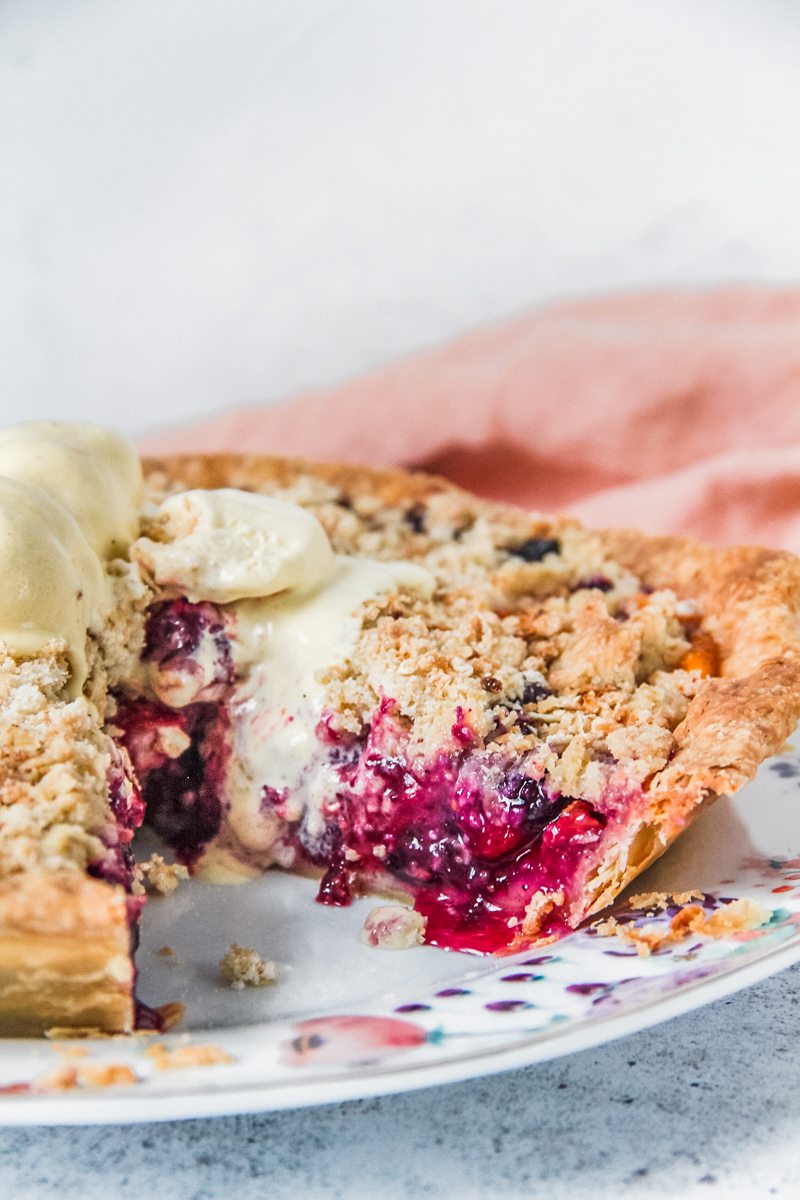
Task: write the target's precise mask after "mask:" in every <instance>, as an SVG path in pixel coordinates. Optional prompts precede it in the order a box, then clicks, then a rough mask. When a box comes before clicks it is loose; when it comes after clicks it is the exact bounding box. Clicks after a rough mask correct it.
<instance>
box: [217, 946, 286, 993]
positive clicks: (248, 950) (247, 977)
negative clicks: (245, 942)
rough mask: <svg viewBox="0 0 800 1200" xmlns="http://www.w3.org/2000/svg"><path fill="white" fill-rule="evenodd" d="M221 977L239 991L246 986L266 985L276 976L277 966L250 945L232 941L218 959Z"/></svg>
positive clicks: (273, 980)
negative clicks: (222, 955) (241, 944)
mask: <svg viewBox="0 0 800 1200" xmlns="http://www.w3.org/2000/svg"><path fill="white" fill-rule="evenodd" d="M219 969H220V972H221V974H222V978H223V979H224V980H225V981H226V982H227V983H229V984H230V986H231V987H232V988H235V989H236V990H237V991H240V990H241V989H242V988H246V987H267V986H268V985H269V984H270V983H274V982H275V980H276V979H277V978H278V968H277V967H276V966H275V963H274V962H272V960H271V959H269V958H262V957H261V955H260V954H259V953H258V951H257V950H254V949H253V948H252V947H251V946H240V945H239V944H238V943H237V942H233V943H232V944H231V945H230V946H229V947H228V949H227V951H226V953H225V955H224V957H223V958H221V959H220V962H219Z"/></svg>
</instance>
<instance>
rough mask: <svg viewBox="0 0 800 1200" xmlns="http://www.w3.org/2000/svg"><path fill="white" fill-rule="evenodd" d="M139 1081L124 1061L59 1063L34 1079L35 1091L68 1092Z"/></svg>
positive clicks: (127, 1084) (123, 1085)
mask: <svg viewBox="0 0 800 1200" xmlns="http://www.w3.org/2000/svg"><path fill="white" fill-rule="evenodd" d="M138 1082H139V1076H138V1075H137V1074H136V1072H135V1071H134V1070H133V1069H132V1068H131V1067H129V1066H128V1065H127V1064H126V1063H113V1062H111V1063H81V1064H80V1065H79V1066H77V1067H76V1066H73V1065H72V1064H71V1063H59V1065H58V1066H56V1067H53V1068H52V1070H50V1071H45V1072H43V1074H41V1075H39V1077H38V1078H37V1079H36V1080H35V1081H34V1086H35V1089H36V1091H41V1092H69V1091H72V1090H73V1089H74V1088H107V1087H125V1086H130V1085H131V1084H133V1083H138Z"/></svg>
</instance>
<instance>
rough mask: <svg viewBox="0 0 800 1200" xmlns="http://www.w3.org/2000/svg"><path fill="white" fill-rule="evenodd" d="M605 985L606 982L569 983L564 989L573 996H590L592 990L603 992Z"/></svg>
mask: <svg viewBox="0 0 800 1200" xmlns="http://www.w3.org/2000/svg"><path fill="white" fill-rule="evenodd" d="M607 987H608V984H607V983H570V984H569V985H568V986H567V989H566V990H567V991H568V992H572V994H573V995H574V996H591V995H593V994H594V992H604V991H605V990H606V988H607Z"/></svg>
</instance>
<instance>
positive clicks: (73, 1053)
mask: <svg viewBox="0 0 800 1200" xmlns="http://www.w3.org/2000/svg"><path fill="white" fill-rule="evenodd" d="M53 1049H54V1050H55V1052H56V1054H61V1055H63V1057H64V1058H86V1057H87V1055H88V1053H89V1051H88V1050H87V1049H86V1047H85V1046H72V1045H70V1043H69V1042H56V1043H55V1045H54V1046H53Z"/></svg>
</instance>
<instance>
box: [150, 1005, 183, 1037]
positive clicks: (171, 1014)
mask: <svg viewBox="0 0 800 1200" xmlns="http://www.w3.org/2000/svg"><path fill="white" fill-rule="evenodd" d="M156 1012H157V1013H158V1015H159V1016H160V1017H161V1022H162V1026H163V1029H164V1032H166V1031H167V1030H168V1029H174V1028H175V1026H176V1025H180V1023H181V1021H182V1020H183V1018H184V1016H185V1015H186V1005H185V1004H181V1002H180V1000H170V1001H168V1002H167V1003H166V1004H159V1005H158V1007H157V1008H156Z"/></svg>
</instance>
